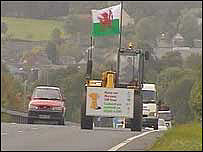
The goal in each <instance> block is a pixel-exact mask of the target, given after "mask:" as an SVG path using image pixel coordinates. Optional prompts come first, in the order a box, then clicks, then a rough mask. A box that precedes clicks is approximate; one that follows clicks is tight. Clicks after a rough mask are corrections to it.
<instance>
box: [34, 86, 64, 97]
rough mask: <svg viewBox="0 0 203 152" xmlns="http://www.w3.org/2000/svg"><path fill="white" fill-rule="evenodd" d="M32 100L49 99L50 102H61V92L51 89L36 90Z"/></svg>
mask: <svg viewBox="0 0 203 152" xmlns="http://www.w3.org/2000/svg"><path fill="white" fill-rule="evenodd" d="M32 98H34V99H45V100H46V99H49V100H60V99H61V96H60V92H59V90H57V89H51V88H36V89H35V90H34V92H33V95H32Z"/></svg>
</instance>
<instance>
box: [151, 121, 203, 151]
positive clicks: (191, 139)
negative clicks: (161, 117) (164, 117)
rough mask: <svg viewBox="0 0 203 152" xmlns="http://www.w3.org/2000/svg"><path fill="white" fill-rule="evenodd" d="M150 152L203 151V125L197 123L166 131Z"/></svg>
mask: <svg viewBox="0 0 203 152" xmlns="http://www.w3.org/2000/svg"><path fill="white" fill-rule="evenodd" d="M149 150H150V151H169V150H181V151H183V150H188V151H200V150H201V151H202V125H201V124H200V123H197V122H194V123H189V124H181V125H177V126H176V127H173V128H171V129H169V130H168V131H166V133H165V134H164V135H163V136H162V137H160V138H159V139H158V140H157V141H156V143H155V144H154V145H153V146H152V147H151V148H150V149H149Z"/></svg>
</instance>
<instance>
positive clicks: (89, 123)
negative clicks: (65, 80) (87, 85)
mask: <svg viewBox="0 0 203 152" xmlns="http://www.w3.org/2000/svg"><path fill="white" fill-rule="evenodd" d="M85 93H86V91H85ZM80 121H81V122H80V124H81V129H90V130H92V129H93V117H92V116H86V98H85V99H84V100H83V102H82V103H81V120H80Z"/></svg>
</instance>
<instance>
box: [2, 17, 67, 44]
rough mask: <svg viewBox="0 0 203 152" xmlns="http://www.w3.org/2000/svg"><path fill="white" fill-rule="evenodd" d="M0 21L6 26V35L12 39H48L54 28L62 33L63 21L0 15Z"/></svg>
mask: <svg viewBox="0 0 203 152" xmlns="http://www.w3.org/2000/svg"><path fill="white" fill-rule="evenodd" d="M1 22H5V23H6V24H7V26H8V31H7V33H6V34H7V35H11V37H12V39H21V40H30V41H40V40H50V38H51V33H52V31H53V29H54V28H58V29H60V31H61V32H62V35H63V34H64V30H63V29H64V27H63V25H64V23H63V21H56V20H39V19H24V18H14V17H1Z"/></svg>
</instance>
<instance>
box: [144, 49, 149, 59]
mask: <svg viewBox="0 0 203 152" xmlns="http://www.w3.org/2000/svg"><path fill="white" fill-rule="evenodd" d="M144 56H145V60H149V51H145V53H144Z"/></svg>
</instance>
